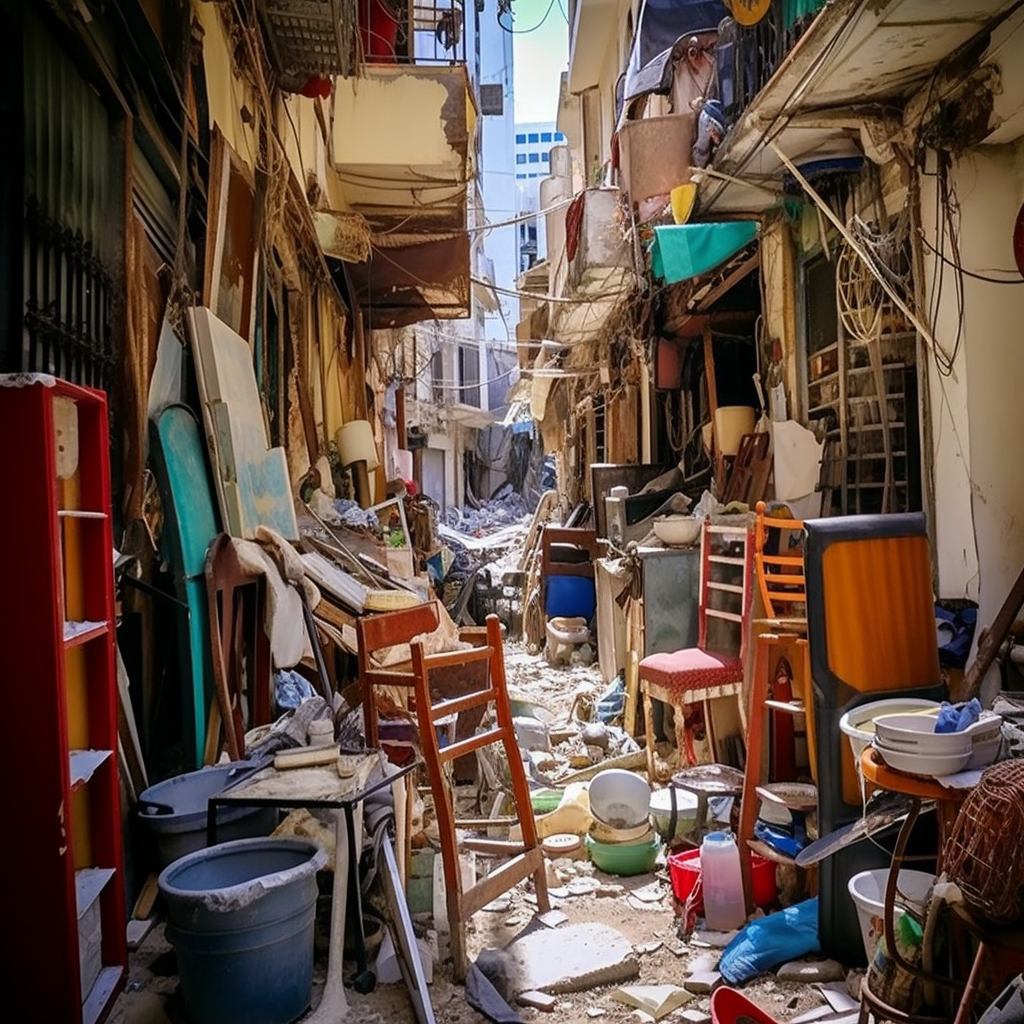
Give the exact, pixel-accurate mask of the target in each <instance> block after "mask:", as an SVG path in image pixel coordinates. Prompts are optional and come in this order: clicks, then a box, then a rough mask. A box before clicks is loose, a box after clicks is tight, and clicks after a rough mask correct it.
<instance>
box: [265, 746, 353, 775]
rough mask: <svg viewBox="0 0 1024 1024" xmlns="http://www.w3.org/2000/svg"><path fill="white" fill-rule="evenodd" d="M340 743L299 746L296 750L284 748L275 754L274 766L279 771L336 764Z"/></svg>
mask: <svg viewBox="0 0 1024 1024" xmlns="http://www.w3.org/2000/svg"><path fill="white" fill-rule="evenodd" d="M338 757H339V754H338V745H337V744H336V743H332V744H331V745H330V746H329V747H299V748H298V749H296V750H282V751H281V752H280V753H278V754H275V755H274V767H275V768H276V769H277V770H278V771H289V770H291V769H292V768H309V767H312V766H314V765H327V764H335V763H336V762H337V761H338Z"/></svg>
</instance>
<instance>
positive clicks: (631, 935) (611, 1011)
mask: <svg viewBox="0 0 1024 1024" xmlns="http://www.w3.org/2000/svg"><path fill="white" fill-rule="evenodd" d="M506 663H507V667H508V676H509V685H510V687H512V688H513V689H514V690H516V691H518V692H520V693H523V694H525V695H527V696H529V697H530V698H531V699H533V700H536V701H538V702H540V703H542V704H544V705H545V706H546V707H547V708H548V709H549V710H550V711H551V713H552V714H553V715H554V716H555V717H556V718H559V717H561V718H564V717H566V716H567V713H568V710H569V707H570V705H571V704H572V702H573V698H574V695H575V694H577V693H578V692H579V690H580V688H581V687H584V688H586V687H590V688H591V689H593V690H595V691H597V692H598V693H599V692H600V691H601V690H603V689H604V687H603V685H602V684H601V682H600V677H599V674H598V672H597V670H596V667H593V668H591V667H586V666H572V667H569V668H564V669H552V668H551V667H550V666H548V665H547V664H546V662H545V661H544V660H543V659H542V658H537V657H532V656H530V655H528V654H526V652H525V651H523V650H522V649H518V648H510V649H509V651H508V656H507V659H506ZM552 869H553V870H555V871H557V872H558V875H557V877H555V876H554V875H552V877H551V879H550V881H551V883H552V884H553V885H554V886H555V887H556V892H561V891H564V889H565V887H566V886H567V885H570V888H571V889H585V888H586V887H587V884H588V882H587V880H590V879H593V880H595V881H596V882H599V883H601V887H602V889H601V891H602V892H603V893H605V895H600V896H598V895H594V894H593V893H589V894H582V895H571V894H570V895H566V896H564V898H556V899H555V900H554V905H555V906H557V907H558V908H559V909H560V910H562V911H563V912H564V913H565V914H566V915H567V918H568V920H567V922H566V923H564V924H561V925H559V929H563V930H564V929H566V928H568V927H570V926H571V925H573V924H580V923H585V922H595V923H600V924H605V925H608V926H611V927H613V928H616V929H617V930H618V931H619V932H620V933H621V934H622V935H623V936H624V937H625V939H626V940H627V941H628V942H629V943H630V944H631V945H632V947H633V950H634V954H635V955H636V958H637V962H638V964H639V971H640V974H639V977H638V978H636V979H635V980H634V981H633V982H631V984H675V985H681V984H682V983H683V981H684V980H685V978H686V976H687V973H688V972H687V965H688V964H690V963H691V962H692V961H694V960H695V959H696V958H697V957H702V958H703V957H706V956H707V955H709V954H711V955H713V956H714V957H715V958H716V959H717V955H718V951H717V950H713V949H708V948H707V947H703V946H700V945H697V944H696V943H695V942H693V943H690V944H685V943H683V942H681V941H680V940H679V939H678V937H677V932H676V919H675V909H674V900H673V897H672V892H671V886H670V883H669V879H668V874H667V872H666V870H665V868H664V867H663V866H662V867H658V868H656V870H655V873H654V874H651V875H641V876H637V877H635V878H618V877H614V876H609V875H606V874H604V873H603V872H600V871H597V870H595V869H594V868H593V866H592V865H591V864H590V863H589V862H587V861H571V862H567V861H559V862H555V863H554V864H553V865H552ZM573 880H576V884H575V885H571V883H572V882H573ZM580 880H583V881H582V882H581V881H580ZM616 887H621V889H620V890H619V889H617V888H616ZM636 891H639V894H640V897H641V898H638V897H637V896H635V895H633V893H634V892H636ZM530 895H531V894H529V893H528V892H527V887H526V885H525V884H524V885H522V886H520V887H519V888H518V889H517V890H515V891H514V892H513V893H511V894H510V898H509V900H508V901H507V905H505V903H501V902H500V901H499V905H498V907H496V908H495V909H494V910H487V911H481V912H480V913H478V914H477V915H476V916H475V918H474V920H473V921H472V923H471V926H470V929H469V932H468V934H467V939H468V947H469V953H470V955H471V956H475V954H476V953H477V952H479V951H480V950H482V949H485V948H503V947H504V946H506V945H507V944H508V943H509V942H511V941H512V940H513V939H515V938H516V937H517V936H519V935H521V934H523V933H524V932H525V931H527V930H532V929H537V928H543V927H544V926H543V925H541V924H539V923H538V922H536V921H535V920H534V919H533V913H534V909H535V907H534V905H533V904H532V903H531V902H530ZM321 909H327V908H326V906H325V907H323V908H321ZM325 927H326V926H325ZM440 944H441V949H442V959H443V952H444V939H443V937H442V939H441V943H440ZM325 960H326V957H325V955H324V953H323V952H322V951H321V952H320V953H319V954H318V957H317V966H316V972H315V980H314V995H313V1005H316V1003H317V1001H318V999H319V990H320V987H321V986H322V984H323V974H324V970H325V966H326V964H325ZM347 966H349V965H347ZM176 971H177V967H176V962H175V955H174V951H173V949H172V947H171V946H170V944H169V943H168V942H167V940H166V939H165V937H164V934H163V927H162V925H160V924H158V925H157V926H156V927H154V929H153V930H152V931H151V932H150V933H149V935H148V936H147V937H146V939H145V941H144V942H143V943H142V945H141V947H140V948H139V949H138V950H137V951H136V952H135V953H133V954H132V956H131V963H130V973H129V979H128V985H127V989H126V991H125V992H124V994H123V995H122V996H121V997H120V999H119V1000H118V1002H117V1004H116V1005H115V1008H114V1011H113V1014H112V1017H111V1018H110V1019H111V1024H188V1022H187V1020H186V1018H185V1015H184V1010H183V1006H182V1003H181V999H180V995H179V994H178V979H177V974H176ZM615 987H616V986H607V987H603V988H594V989H590V990H589V991H585V992H580V993H574V994H567V995H562V996H559V997H558V1004H557V1006H556V1007H555V1010H554V1012H553V1013H542V1012H541V1011H538V1010H535V1009H532V1008H527V1007H523V1008H520V1013H521V1016H522V1019H523V1020H524V1021H530V1020H536V1021H545V1020H550V1021H553V1022H554V1021H557V1022H558V1024H577V1022H578V1024H590V1022H594V1021H596V1022H599V1024H605V1022H608V1024H612V1022H619V1021H625V1020H627V1019H628V1020H630V1021H636V1020H640V1019H643V1020H650V1019H651V1018H650V1017H647V1016H646V1015H639V1014H638V1012H637V1011H634V1010H632V1009H630V1008H629V1007H626V1006H624V1005H622V1004H620V1003H617V1002H616V1001H614V1000H613V999H612V997H611V993H612V991H613V989H614V988H615ZM745 991H746V993H747V995H748V996H750V997H751V998H752V999H754V1000H755V1001H756V1002H758V1003H760V1004H761V1005H762V1006H764V1008H765V1009H766V1010H768V1012H769V1013H771V1014H772V1016H774V1017H775V1018H776V1019H777V1020H779V1021H782V1022H784V1021H787V1020H789V1019H791V1018H793V1017H796V1016H798V1015H800V1014H801V1013H803V1012H805V1011H807V1010H809V1009H811V1008H814V1007H817V1006H822V1005H824V999H823V997H822V996H821V995H820V994H819V993H818V992H817V991H816V990H814V989H813V988H811V987H810V986H807V985H802V984H790V983H785V982H778V981H776V980H775V978H774V976H773V975H765V976H763V977H762V978H759V979H755V980H754V981H753V982H751V983H749V984H748V985H747V986H746V988H745ZM348 998H349V1003H350V1011H349V1014H348V1016H347V1017H346V1018H345V1020H346V1024H348V1022H351V1024H398V1022H405V1021H410V1022H411V1021H412V1020H413V1019H414V1018H413V1012H412V1007H411V1004H410V1002H409V999H408V996H407V994H406V991H405V988H404V986H402V985H388V986H378V987H377V989H376V990H375V991H374V992H372V993H370V994H369V995H366V996H360V995H359V994H357V993H355V992H354V991H352V990H351V989H349V991H348ZM431 999H432V1003H433V1007H434V1013H435V1015H436V1018H437V1021H438V1024H481V1022H483V1021H484V1020H485V1018H484V1017H482V1016H481V1015H480V1014H478V1013H477V1012H476V1011H475V1010H473V1009H472V1008H471V1007H469V1006H468V1004H467V1003H466V1001H465V995H464V991H463V989H462V987H461V986H457V985H453V984H452V982H451V980H450V973H448V968H447V965H441V966H438V967H436V968H435V971H434V981H433V984H432V985H431ZM708 1006H709V1000H708V997H707V996H695V997H694V998H693V999H692V1000H691V1001H690V1002H689V1003H688V1004H687V1005H686V1006H684V1007H682V1008H680V1009H679V1010H676V1011H673V1013H672V1014H670V1015H669V1016H668V1017H667V1018H663V1019H665V1020H668V1021H677V1022H678V1021H680V1020H683V1019H685V1018H683V1013H684V1011H687V1010H690V1011H692V1010H698V1011H704V1012H705V1013H706V1012H707V1010H708ZM694 1024H695V1022H694Z"/></svg>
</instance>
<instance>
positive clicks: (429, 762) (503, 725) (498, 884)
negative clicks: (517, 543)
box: [412, 615, 550, 981]
mask: <svg viewBox="0 0 1024 1024" xmlns="http://www.w3.org/2000/svg"><path fill="white" fill-rule="evenodd" d="M480 662H485V663H486V665H487V667H488V679H487V682H486V684H485V685H484V686H483V688H481V689H479V690H476V691H475V692H473V693H467V694H464V695H463V696H460V697H453V698H449V699H441V700H440V701H437V702H435V700H436V697H437V694H436V693H435V692H434V691H433V690H432V688H431V684H430V676H431V672H432V671H435V670H437V669H442V668H446V667H451V666H458V667H460V668H461V667H462V666H467V665H470V664H473V663H480ZM412 663H413V675H414V677H415V687H416V714H417V718H418V719H419V731H420V742H421V744H422V747H423V758H424V761H425V762H426V767H427V774H428V776H429V777H430V790H431V793H432V795H433V798H434V812H435V814H436V815H437V824H438V834H439V836H440V841H441V859H442V864H443V867H444V881H445V900H446V903H447V909H448V926H449V931H450V935H451V948H452V971H453V974H454V976H455V980H456V981H462V980H464V978H465V976H466V971H467V969H468V966H469V965H468V962H467V960H466V939H465V934H464V932H463V927H464V925H465V923H466V922H467V921H468V920H469V919H470V918H471V917H472V916H473V914H475V913H476V912H477V911H478V910H480V909H481V908H482V907H484V906H486V905H487V904H488V903H490V902H491V901H492V900H493V899H495V898H496V897H498V896H500V895H501V894H502V893H503V892H507V891H508V890H509V889H511V888H512V886H514V885H516V884H517V883H519V882H521V881H522V880H523V879H524V878H527V877H529V876H531V875H532V876H533V885H534V890H535V892H536V896H537V907H538V909H539V910H540V911H542V912H543V911H546V910H548V909H550V902H549V900H548V889H547V874H546V870H545V865H544V852H543V850H542V849H541V847H540V842H539V839H538V836H537V827H536V823H535V822H534V817H533V806H532V804H531V802H530V789H529V784H528V782H527V780H526V772H525V770H524V769H523V761H522V757H521V755H520V753H519V746H518V744H517V743H516V735H515V728H514V726H513V724H512V711H511V709H510V707H509V701H508V691H507V688H506V682H505V659H504V653H503V648H502V638H501V623H500V621H499V619H498V617H497V615H488V616H487V645H486V646H485V647H477V648H473V649H472V650H463V651H453V652H451V653H446V654H426V653H425V652H424V650H423V645H422V644H420V643H414V644H413V645H412ZM486 705H492V706H493V710H494V717H495V724H494V725H493V726H492V727H491V728H489V729H488V730H487V731H485V732H478V733H476V735H473V736H470V737H467V738H466V739H461V740H459V739H456V741H455V742H454V743H451V744H449V745H447V746H444V747H442V746H440V742H439V739H438V733H437V728H436V725H437V722H438V721H439V720H440V719H443V718H445V717H447V716H448V715H453V714H462V713H464V712H467V711H471V710H472V709H475V708H480V707H484V706H486ZM492 744H495V745H496V744H500V745H501V746H502V747H503V749H504V753H505V758H506V761H507V765H508V774H509V777H510V781H511V784H512V797H513V800H514V803H515V808H516V815H517V817H518V820H519V825H520V828H521V829H522V835H523V840H522V843H521V844H519V843H509V844H508V845H507V847H504V848H503V850H502V852H507V853H509V854H512V859H511V860H509V861H507V862H506V863H505V864H503V865H502V866H501V867H500V868H496V869H495V870H493V871H491V873H490V874H488V875H487V876H486V877H484V878H483V879H482V880H481V881H479V882H477V883H476V884H475V885H473V886H471V887H470V888H469V889H468V890H466V891H463V888H462V872H461V870H460V866H459V850H458V841H457V837H456V834H455V827H456V820H455V818H456V816H455V803H454V800H453V796H452V792H451V789H450V786H449V782H448V772H447V771H446V770H445V766H446V765H447V764H449V763H451V762H453V761H455V760H456V758H459V757H462V756H463V755H465V754H469V753H472V752H474V751H477V750H479V749H480V748H481V747H486V746H490V745H492Z"/></svg>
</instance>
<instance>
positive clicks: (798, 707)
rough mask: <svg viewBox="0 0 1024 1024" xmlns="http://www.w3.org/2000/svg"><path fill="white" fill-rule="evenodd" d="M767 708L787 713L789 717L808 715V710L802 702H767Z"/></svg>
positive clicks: (765, 703)
mask: <svg viewBox="0 0 1024 1024" xmlns="http://www.w3.org/2000/svg"><path fill="white" fill-rule="evenodd" d="M764 706H765V707H766V708H772V709H773V710H775V711H785V712H786V714H789V715H805V714H807V708H806V707H805V706H804V702H803V701H802V700H793V701H784V700H766V701H765V702H764Z"/></svg>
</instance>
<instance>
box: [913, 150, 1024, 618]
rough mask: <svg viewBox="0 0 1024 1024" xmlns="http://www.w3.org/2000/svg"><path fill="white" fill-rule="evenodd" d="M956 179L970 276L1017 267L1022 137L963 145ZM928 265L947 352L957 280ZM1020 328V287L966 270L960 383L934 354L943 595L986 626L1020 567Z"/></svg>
mask: <svg viewBox="0 0 1024 1024" xmlns="http://www.w3.org/2000/svg"><path fill="white" fill-rule="evenodd" d="M929 169H931V168H929ZM953 183H954V185H955V187H956V193H957V196H958V198H959V201H960V207H961V220H960V236H961V254H960V255H961V261H962V265H963V266H964V267H965V268H966V269H968V270H973V271H977V272H984V271H986V270H993V269H997V270H1010V269H1012V268H1013V267H1014V266H1015V264H1014V259H1013V250H1012V233H1013V223H1014V219H1015V217H1016V215H1017V210H1018V209H1019V208H1020V205H1021V201H1022V199H1024V143H1022V141H1021V140H1018V141H1017V142H1016V143H1014V144H1010V145H1005V146H987V147H980V148H978V149H976V150H973V151H971V152H969V153H968V154H966V155H965V156H964V157H963V158H961V159H960V160H958V161H957V162H955V163H954V165H953ZM935 190H936V180H935V178H934V177H931V176H929V175H925V176H924V177H923V178H922V190H921V207H922V223H923V226H924V234H925V238H926V240H927V241H928V242H929V243H930V244H932V245H936V244H937V232H936V225H935V220H936V218H935ZM947 255H948V246H947ZM934 271H935V261H934V258H933V257H932V256H931V253H929V252H928V250H927V249H926V250H925V286H926V290H927V295H928V301H929V303H932V302H933V296H934V295H935V294H936V293H937V292H938V283H941V287H942V291H941V301H940V303H939V306H938V311H937V314H936V316H935V320H934V329H935V334H936V337H937V339H938V341H939V343H940V344H941V345H942V346H943V348H944V349H946V350H947V351H950V350H951V349H952V346H953V344H954V341H955V338H956V330H957V305H956V299H955V287H954V282H955V277H954V273H953V271H952V270H951V269H950V268H949V267H945V268H944V269H943V270H942V272H941V273H940V276H939V278H938V279H937V283H936V285H935V286H934V287H933V283H932V275H933V273H934ZM1021 323H1024V285H1018V286H1016V287H1014V286H1010V285H1003V284H991V283H988V282H985V281H979V280H977V279H974V278H970V277H965V278H964V319H963V336H962V341H961V346H960V352H959V355H958V357H957V360H956V364H955V373H956V379H955V380H953V379H952V378H949V377H941V376H940V375H939V374H938V373H937V371H936V368H935V366H934V362H933V361H932V360H930V359H929V364H930V372H929V379H928V387H929V393H930V398H931V406H932V425H933V426H932V429H933V435H934V442H933V449H934V460H935V469H934V473H935V493H936V506H937V508H936V522H935V524H934V527H933V532H934V535H935V541H936V546H937V555H938V572H939V590H940V596H942V597H970V598H972V599H974V600H977V601H978V602H979V604H980V606H981V607H980V616H981V621H982V622H991V621H992V618H993V617H994V615H995V614H996V612H997V610H998V609H999V607H1000V605H1001V604H1002V602H1003V600H1004V599H1005V597H1006V594H1007V593H1008V592H1009V589H1010V587H1011V585H1012V584H1013V581H1014V580H1015V579H1016V577H1017V575H1018V573H1019V572H1020V568H1021V565H1022V564H1024V460H1022V459H1021V457H1020V443H1021V439H1022V436H1024V402H1022V401H1021V397H1020V394H1021V375H1020V366H1021V360H1020V351H1021V349H1020V325H1021Z"/></svg>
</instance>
